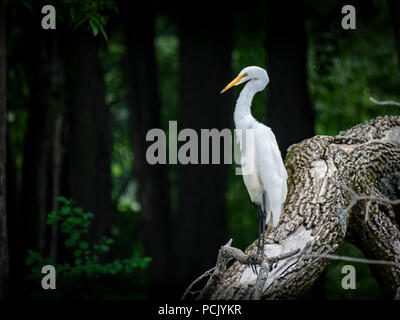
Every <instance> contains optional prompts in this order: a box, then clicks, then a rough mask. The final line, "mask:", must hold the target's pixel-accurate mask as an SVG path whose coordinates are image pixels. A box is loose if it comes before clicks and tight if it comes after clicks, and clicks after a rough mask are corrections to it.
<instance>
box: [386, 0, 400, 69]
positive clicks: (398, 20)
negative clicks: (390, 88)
mask: <svg viewBox="0 0 400 320" xmlns="http://www.w3.org/2000/svg"><path fill="white" fill-rule="evenodd" d="M387 3H388V7H389V12H390V15H391V17H392V24H393V30H394V35H395V37H396V44H397V57H398V61H399V68H400V1H399V0H387Z"/></svg>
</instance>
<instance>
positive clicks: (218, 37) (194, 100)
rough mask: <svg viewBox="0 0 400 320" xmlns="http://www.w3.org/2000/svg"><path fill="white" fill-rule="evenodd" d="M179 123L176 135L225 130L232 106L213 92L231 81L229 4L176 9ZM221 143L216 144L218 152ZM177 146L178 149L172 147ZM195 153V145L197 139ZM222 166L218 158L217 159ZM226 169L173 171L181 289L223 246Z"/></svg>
mask: <svg viewBox="0 0 400 320" xmlns="http://www.w3.org/2000/svg"><path fill="white" fill-rule="evenodd" d="M180 10H181V11H179V16H178V33H179V39H180V48H179V57H180V75H179V76H180V79H179V84H180V121H179V123H178V130H181V129H184V128H191V129H194V130H195V131H196V132H197V134H198V137H200V129H212V128H216V129H218V130H222V129H225V128H231V125H232V101H231V98H230V96H229V95H220V94H219V91H220V89H222V88H223V87H224V86H225V85H226V84H227V83H229V81H231V80H232V72H231V52H232V44H231V37H232V34H231V30H232V22H231V12H230V9H229V4H226V6H223V3H218V4H217V3H213V4H212V3H210V2H209V1H206V2H202V3H201V4H200V3H199V4H190V6H186V7H185V6H183V7H181V8H180ZM223 143H224V141H223V139H222V138H221V146H222V145H223ZM178 146H179V145H178ZM199 149H200V139H199ZM198 159H199V163H200V159H201V150H199V154H198ZM220 161H221V163H222V161H224V157H223V155H221V159H220ZM228 168H229V167H228V166H227V165H223V164H219V165H212V164H211V154H210V164H204V165H201V164H187V165H179V182H178V184H179V209H178V219H177V221H176V228H177V229H176V231H177V236H178V237H177V243H176V248H177V254H178V265H177V267H178V268H177V275H178V280H177V281H178V283H179V284H180V285H181V286H185V285H187V284H188V283H189V282H190V281H191V279H193V278H194V277H195V276H196V275H198V274H201V273H202V272H204V270H206V269H207V268H208V267H209V266H210V265H212V264H213V262H214V261H215V258H216V252H217V251H216V250H217V248H218V247H219V246H220V245H221V243H224V242H226V240H227V208H226V188H227V186H226V180H227V173H228Z"/></svg>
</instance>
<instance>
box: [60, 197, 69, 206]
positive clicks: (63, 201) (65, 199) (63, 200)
mask: <svg viewBox="0 0 400 320" xmlns="http://www.w3.org/2000/svg"><path fill="white" fill-rule="evenodd" d="M57 201H58V202H61V203H64V204H67V205H69V200H68V199H67V198H65V197H63V196H58V197H57Z"/></svg>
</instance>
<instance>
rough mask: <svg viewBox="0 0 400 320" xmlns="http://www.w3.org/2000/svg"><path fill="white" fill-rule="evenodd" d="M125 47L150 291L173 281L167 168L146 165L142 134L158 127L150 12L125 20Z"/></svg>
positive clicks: (147, 9)
mask: <svg viewBox="0 0 400 320" xmlns="http://www.w3.org/2000/svg"><path fill="white" fill-rule="evenodd" d="M125 36H126V45H127V56H126V65H127V69H126V70H127V71H126V80H127V88H128V97H127V101H128V104H129V108H130V110H131V130H132V144H133V152H134V159H135V160H134V174H135V176H136V178H137V180H138V183H139V201H140V204H141V216H140V217H141V236H142V240H143V245H144V248H145V253H146V255H149V256H151V257H152V258H153V261H152V262H151V264H150V279H151V288H152V293H153V294H154V293H156V292H157V291H156V289H157V287H163V286H170V285H171V283H172V279H171V274H172V273H173V265H172V264H171V256H172V242H171V235H172V231H171V206H170V192H169V189H170V187H169V183H168V179H167V169H166V166H164V165H150V164H149V163H148V162H147V161H146V149H147V147H148V145H149V143H146V134H147V132H148V131H149V130H150V129H152V128H161V118H160V117H161V104H160V98H159V89H158V79H157V72H156V61H155V51H154V12H153V8H150V7H147V8H146V9H145V10H143V15H142V16H141V18H138V19H132V18H131V17H130V16H126V17H125Z"/></svg>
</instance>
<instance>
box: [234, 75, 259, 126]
mask: <svg viewBox="0 0 400 320" xmlns="http://www.w3.org/2000/svg"><path fill="white" fill-rule="evenodd" d="M257 91H258V90H257V89H256V88H255V86H254V85H253V84H252V81H249V82H247V83H246V85H245V86H244V88H243V89H242V91H241V92H240V94H239V98H238V99H237V101H236V107H235V112H234V113H233V120H234V122H235V127H236V128H237V129H246V128H248V127H249V126H250V125H251V122H252V120H254V117H253V115H252V114H251V102H252V101H253V98H254V95H255V94H256V93H257Z"/></svg>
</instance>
